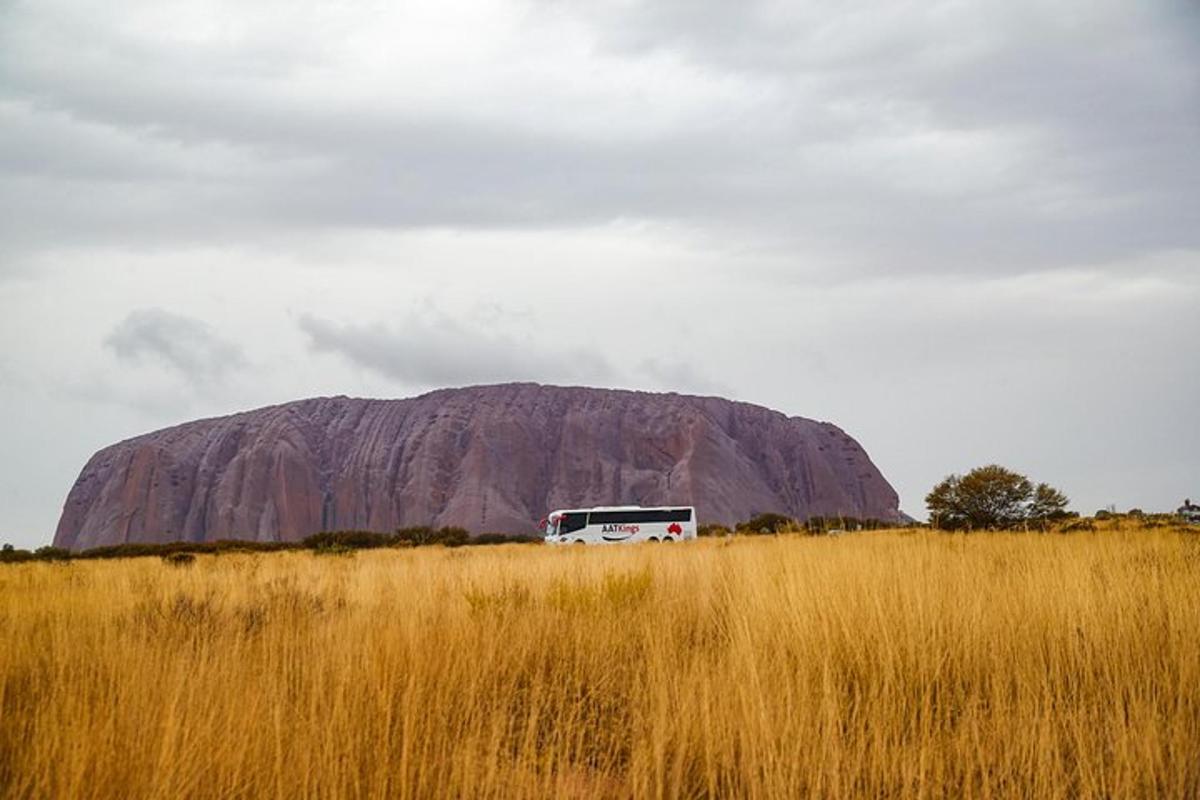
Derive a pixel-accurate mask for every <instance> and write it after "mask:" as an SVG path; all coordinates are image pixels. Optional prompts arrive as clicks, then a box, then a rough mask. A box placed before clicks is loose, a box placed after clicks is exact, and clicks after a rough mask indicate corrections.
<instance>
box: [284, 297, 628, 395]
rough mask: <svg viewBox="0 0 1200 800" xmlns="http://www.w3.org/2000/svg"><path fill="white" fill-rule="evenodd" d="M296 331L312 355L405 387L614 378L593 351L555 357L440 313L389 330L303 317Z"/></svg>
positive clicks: (599, 380) (556, 355)
mask: <svg viewBox="0 0 1200 800" xmlns="http://www.w3.org/2000/svg"><path fill="white" fill-rule="evenodd" d="M299 326H300V330H301V331H303V332H304V334H305V335H306V336H307V337H308V340H309V346H310V347H311V348H312V349H313V350H314V351H316V352H325V353H336V354H337V355H340V356H342V357H343V358H345V359H347V360H349V361H350V362H351V363H353V364H356V365H358V366H359V367H362V368H364V369H368V370H373V371H375V372H378V373H379V374H381V375H384V376H386V377H388V378H392V379H394V380H397V381H401V382H403V383H405V384H408V385H410V386H414V385H415V386H463V385H466V384H472V383H487V382H494V381H515V380H542V381H590V382H593V383H600V384H602V383H604V382H606V381H607V380H609V379H610V378H611V377H612V374H613V373H612V368H611V367H610V366H609V364H608V362H607V361H605V359H604V358H603V357H602V356H600V355H598V354H596V353H594V352H592V351H589V350H574V351H569V352H557V351H553V350H549V349H546V348H543V347H540V346H538V345H535V344H532V343H530V342H523V341H519V340H517V339H514V338H512V337H509V336H507V335H505V334H503V333H498V332H492V333H488V332H485V331H482V330H478V329H476V328H474V327H471V326H468V325H464V324H461V323H459V322H457V321H455V320H453V319H451V318H449V317H446V316H441V315H439V316H435V317H432V318H428V319H420V318H417V317H410V318H408V319H407V320H405V321H404V322H403V323H401V324H400V325H399V326H398V327H395V328H389V327H386V326H384V325H381V324H379V323H373V324H368V325H351V324H339V323H335V322H330V321H329V320H325V319H321V318H320V317H316V316H313V315H311V314H305V315H303V316H302V317H300V320H299Z"/></svg>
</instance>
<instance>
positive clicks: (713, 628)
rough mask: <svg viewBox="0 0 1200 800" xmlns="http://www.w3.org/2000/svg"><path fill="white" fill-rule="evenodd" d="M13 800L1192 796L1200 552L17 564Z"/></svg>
mask: <svg viewBox="0 0 1200 800" xmlns="http://www.w3.org/2000/svg"><path fill="white" fill-rule="evenodd" d="M0 714H2V716H0V794H3V795H4V796H8V797H118V796H119V797H164V798H166V797H170V798H178V797H262V796H276V797H305V796H310V797H359V796H361V797H429V796H473V797H543V798H544V797H547V796H579V797H595V796H618V797H619V796H636V797H654V796H684V797H701V796H704V797H716V796H719V797H733V796H736V797H796V796H806V795H811V796H881V795H887V796H934V797H936V796H966V797H988V796H997V797H1012V796H1037V797H1136V796H1142V797H1162V796H1179V797H1183V796H1198V795H1200V537H1197V536H1196V535H1195V534H1187V533H1182V532H1178V531H1170V530H1166V531H1164V530H1155V531H1120V532H1104V533H1098V534H1080V535H1069V536H1067V535H1038V534H1023V535H1022V534H974V535H969V536H952V535H944V534H943V535H939V534H930V533H877V534H861V535H853V536H843V537H837V538H803V537H792V536H789V537H779V538H762V539H746V540H738V541H706V542H699V543H694V544H688V545H671V546H668V545H658V546H636V547H624V548H622V547H613V548H570V549H552V548H540V547H530V546H524V547H521V546H503V547H496V548H471V549H457V550H443V549H418V550H403V551H374V552H362V553H359V554H357V555H356V556H354V557H315V556H313V555H310V554H307V553H280V554H267V555H220V556H216V557H212V556H205V557H201V558H198V559H197V560H196V562H195V563H194V564H193V565H191V566H184V567H171V566H169V565H167V564H164V563H162V562H161V561H160V560H158V559H132V560H124V561H110V562H75V563H71V564H67V565H53V564H25V565H19V566H7V567H4V568H0Z"/></svg>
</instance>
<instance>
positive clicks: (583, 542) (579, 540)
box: [573, 539, 587, 544]
mask: <svg viewBox="0 0 1200 800" xmlns="http://www.w3.org/2000/svg"><path fill="white" fill-rule="evenodd" d="M573 544H587V542H585V541H584V540H583V539H576V540H575V541H574V542H573Z"/></svg>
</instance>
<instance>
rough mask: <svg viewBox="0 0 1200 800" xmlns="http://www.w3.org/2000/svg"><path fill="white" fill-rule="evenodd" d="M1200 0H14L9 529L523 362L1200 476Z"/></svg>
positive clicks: (0, 481) (893, 442)
mask: <svg viewBox="0 0 1200 800" xmlns="http://www.w3.org/2000/svg"><path fill="white" fill-rule="evenodd" d="M1198 8H1200V7H1198V6H1197V4H1196V3H1194V2H1190V1H1189V0H1178V1H1177V2H1167V1H1165V0H1164V1H1163V2H1158V1H1156V0H1143V1H1141V2H1130V0H1111V1H1110V0H1063V1H1062V2H1046V1H1045V0H1038V1H1037V2H1029V1H1028V0H975V1H970V0H964V1H962V2H858V1H857V0H839V2H807V3H806V2H788V3H759V2H738V3H731V2H724V0H705V1H704V2H682V0H670V1H668V2H656V3H637V2H627V1H623V2H599V1H596V2H593V1H590V0H589V2H578V3H576V2H569V0H562V1H561V2H559V1H556V0H534V1H533V2H478V3H446V2H440V1H438V2H428V3H423V2H411V3H408V2H406V3H390V2H362V3H329V4H322V3H297V2H293V1H292V0H288V2H278V3H272V2H254V3H244V2H238V1H236V0H230V1H229V2H172V3H163V2H160V1H159V0H147V1H146V2H136V1H135V2H129V0H104V2H99V0H96V1H95V2H92V1H91V0H32V1H30V2H21V0H3V2H0V337H2V341H3V346H2V348H0V454H2V455H0V508H2V511H3V513H0V541H11V542H13V543H16V544H18V545H22V546H35V545H39V544H44V543H46V542H48V541H49V540H50V538H51V537H52V535H53V530H54V526H55V524H56V523H57V519H58V515H59V512H60V510H61V508H62V503H63V500H64V499H65V497H66V493H67V490H68V489H69V488H70V486H71V484H72V483H73V481H74V480H75V478H76V476H77V474H78V472H79V470H80V468H81V467H82V466H83V464H84V462H85V460H86V459H87V458H88V457H89V456H90V455H91V454H92V453H93V452H94V451H95V450H97V449H99V448H100V447H103V446H105V445H107V444H110V443H112V442H114V441H117V440H120V439H123V438H127V437H129V436H133V435H136V434H138V433H143V432H146V431H149V430H153V429H156V428H160V427H164V426H167V425H171V424H174V423H178V422H183V421H186V420H188V419H192V418H195V417H199V416H212V415H217V414H225V413H229V412H233V411H237V410H242V409H247V408H252V407H256V406H260V405H266V404H270V403H276V402H282V401H286V400H291V399H297V398H302V397H309V396H314V395H328V394H349V395H360V396H375V397H404V396H410V395H413V394H416V393H420V392H423V391H426V390H429V389H432V388H437V387H442V386H458V385H469V384H477V383H490V382H499V381H508V380H535V381H540V382H546V383H566V384H584V385H592V386H602V387H623V388H638V389H649V390H671V391H680V392H696V393H704V394H720V395H724V396H727V397H732V398H736V399H741V400H747V401H750V402H754V403H760V404H763V405H767V406H770V407H772V408H775V409H778V410H780V411H783V412H785V413H787V414H791V415H801V416H806V417H812V418H816V419H822V420H829V421H832V422H834V423H836V424H838V425H840V426H841V427H843V428H845V429H846V430H847V431H848V432H849V433H850V434H851V435H853V436H854V437H856V438H857V439H858V440H859V441H860V442H861V443H862V444H863V446H864V447H865V448H866V449H867V451H868V453H869V454H870V455H871V457H872V458H873V459H874V461H875V462H876V464H877V465H878V466H879V467H880V469H881V470H882V471H883V473H884V475H885V476H887V477H888V478H889V479H890V480H891V482H892V483H893V485H894V486H895V487H896V488H897V490H898V491H899V492H900V496H901V504H902V507H903V508H904V509H905V510H906V511H908V512H909V513H912V514H914V515H916V516H923V515H924V503H923V497H924V495H925V493H926V492H927V491H928V490H929V488H930V487H931V486H932V485H933V483H935V482H936V481H937V480H939V479H940V478H942V477H944V476H945V475H946V474H948V473H951V472H962V471H965V470H967V469H970V468H971V467H974V466H977V465H979V464H983V463H989V462H999V463H1002V464H1005V465H1007V466H1010V467H1012V468H1014V469H1017V470H1020V471H1022V472H1025V473H1027V474H1029V475H1030V476H1031V477H1032V478H1034V479H1035V480H1045V481H1048V482H1050V483H1052V484H1054V485H1056V486H1059V487H1060V488H1062V489H1064V490H1065V491H1066V492H1067V494H1068V495H1070V497H1071V498H1072V500H1073V507H1074V508H1075V509H1077V510H1080V511H1083V512H1085V513H1088V512H1091V511H1094V510H1095V509H1097V508H1100V507H1104V506H1107V505H1109V504H1115V505H1116V506H1117V507H1118V508H1119V509H1126V508H1129V507H1131V506H1140V507H1142V508H1145V509H1147V510H1150V509H1168V508H1174V507H1175V506H1177V505H1178V504H1179V503H1180V502H1181V501H1182V500H1183V498H1184V497H1185V496H1189V495H1190V496H1191V497H1193V498H1195V497H1196V496H1198V495H1200V421H1198V415H1197V409H1198V408H1200V13H1198Z"/></svg>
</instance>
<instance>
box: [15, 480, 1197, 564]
mask: <svg viewBox="0 0 1200 800" xmlns="http://www.w3.org/2000/svg"><path fill="white" fill-rule="evenodd" d="M953 477H957V476H952V478H953ZM1018 477H1019V476H1018ZM947 480H950V479H949V478H948V479H947ZM959 480H960V481H961V480H963V479H959ZM960 485H961V484H960ZM967 485H968V486H970V483H969V482H968V483H967ZM1042 486H1045V484H1042ZM1039 488H1040V487H1039ZM1046 488H1047V489H1048V490H1049V491H1050V492H1054V491H1055V490H1052V489H1049V487H1046ZM1047 496H1049V495H1047V494H1045V493H1043V497H1047ZM1065 500H1066V498H1065V497H1062V501H1063V503H1064V504H1065ZM1056 502H1057V500H1056ZM1038 508H1041V509H1042V510H1041V511H1038V512H1037V515H1035V516H1029V517H1026V518H1025V519H1024V521H1017V522H1010V523H1008V524H1006V525H992V526H983V527H990V528H992V529H997V528H1007V529H1011V528H1028V527H1031V526H1032V527H1033V528H1034V529H1036V530H1043V531H1048V530H1054V531H1058V532H1061V533H1075V532H1080V531H1094V530H1096V529H1097V525H1096V522H1097V521H1101V522H1108V523H1111V524H1109V525H1108V527H1110V528H1115V529H1118V530H1119V529H1120V528H1121V527H1122V523H1123V522H1125V523H1127V524H1128V525H1130V526H1132V527H1137V528H1147V529H1149V528H1161V527H1170V526H1174V525H1179V524H1183V522H1184V521H1183V520H1182V519H1181V518H1180V517H1179V516H1178V515H1177V514H1173V513H1162V514H1147V513H1145V512H1143V511H1142V510H1141V509H1139V508H1134V509H1130V510H1129V511H1128V512H1127V513H1126V514H1120V513H1116V512H1112V511H1107V510H1100V511H1097V512H1096V514H1095V516H1094V517H1083V518H1080V517H1079V515H1078V514H1074V513H1070V512H1065V511H1062V510H1061V509H1059V510H1057V511H1055V510H1053V507H1052V506H1051V505H1048V504H1045V503H1044V504H1043V505H1041V506H1040V507H1038ZM1047 508H1050V509H1051V511H1050V512H1049V513H1047V512H1046V511H1045V509H1047ZM951 519H953V520H954V522H953V523H951V522H949V521H948V520H947V518H946V517H944V516H943V517H940V518H939V519H938V520H937V525H935V524H932V523H931V525H930V526H929V527H937V526H938V525H940V526H941V527H942V528H945V529H948V530H963V529H967V530H970V529H980V528H979V527H975V528H973V527H972V526H971V525H959V524H957V519H956V518H951ZM903 527H909V528H920V527H925V526H923V525H921V524H919V523H912V524H909V525H908V526H905V525H902V524H899V523H895V522H888V521H886V520H879V519H869V518H868V519H860V518H858V517H851V516H831V517H821V516H816V517H809V518H808V519H806V520H804V521H799V520H796V519H793V518H791V517H788V516H785V515H783V514H774V513H763V514H756V515H755V516H753V517H751V518H750V519H748V520H745V521H744V522H739V523H737V524H736V525H734V526H733V527H732V528H730V527H729V526H727V525H721V524H719V523H712V524H705V525H700V526H698V527H697V529H696V533H697V535H699V536H701V537H724V536H763V535H778V534H795V533H799V534H807V535H821V534H831V533H845V532H853V531H876V530H890V529H896V528H903ZM541 542H542V537H540V536H534V535H525V534H511V533H481V534H478V535H475V536H472V535H471V534H470V533H469V532H468V531H467V530H466V529H465V528H457V527H443V528H433V527H430V526H414V527H408V528H401V529H399V530H397V531H395V532H394V533H377V532H375V531H324V532H322V533H316V534H313V535H312V536H308V537H306V538H305V539H302V540H301V541H298V542H255V541H249V540H242V539H223V540H220V541H216V542H169V543H166V544H137V543H132V544H119V545H110V546H106V547H94V548H91V549H89V550H81V551H79V552H72V551H70V550H65V549H63V548H60V547H51V546H45V547H39V548H37V549H36V550H32V551H30V550H22V549H18V548H14V547H13V546H12V545H11V544H6V545H3V547H2V548H0V564H4V563H9V564H20V563H24V562H26V561H73V560H91V559H106V558H136V557H146V556H157V557H161V558H163V559H168V560H171V563H176V564H186V563H190V562H189V561H187V560H186V559H175V558H173V557H174V556H175V555H177V554H183V553H187V554H192V555H205V554H219V553H274V552H279V551H285V550H311V551H313V552H315V553H317V554H320V555H327V554H328V555H337V554H352V553H354V552H355V551H357V550H375V549H379V548H386V547H392V548H395V547H423V546H433V545H437V546H442V547H477V546H483V545H494V544H530V543H541Z"/></svg>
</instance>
